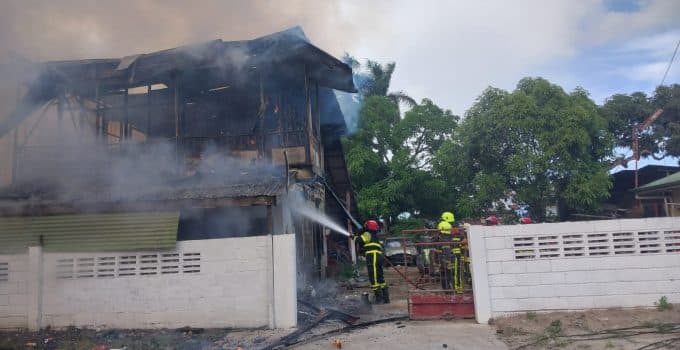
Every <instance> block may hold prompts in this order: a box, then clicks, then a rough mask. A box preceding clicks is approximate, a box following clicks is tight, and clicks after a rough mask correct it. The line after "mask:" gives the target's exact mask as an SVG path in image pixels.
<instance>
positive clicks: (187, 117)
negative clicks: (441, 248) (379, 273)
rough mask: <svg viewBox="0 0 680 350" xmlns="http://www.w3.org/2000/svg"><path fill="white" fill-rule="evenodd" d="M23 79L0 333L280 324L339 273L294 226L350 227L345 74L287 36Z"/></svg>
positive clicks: (340, 253)
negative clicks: (329, 223)
mask: <svg viewBox="0 0 680 350" xmlns="http://www.w3.org/2000/svg"><path fill="white" fill-rule="evenodd" d="M23 68H24V69H25V70H26V71H27V72H29V73H30V78H26V77H24V79H23V80H24V81H25V82H26V84H25V85H23V86H21V87H20V88H19V91H20V93H19V96H18V98H17V100H16V103H15V106H14V108H12V109H11V112H10V113H9V114H7V115H6V116H2V117H0V118H1V119H0V147H2V148H3V151H2V152H0V162H2V163H0V164H1V165H0V167H1V168H3V174H4V176H5V183H2V185H3V186H2V187H0V289H2V288H3V287H4V289H3V290H6V291H8V293H9V300H10V301H15V303H10V305H6V306H5V305H2V304H0V311H1V312H0V328H2V327H22V326H27V327H30V328H39V327H45V326H53V327H64V326H70V325H75V326H104V327H125V328H131V327H172V326H185V325H196V326H202V327H225V326H227V327H259V326H269V327H290V326H295V324H296V312H297V311H296V310H297V306H296V305H297V301H296V300H297V299H296V298H297V294H296V293H297V290H298V289H301V288H302V287H304V286H305V285H307V284H308V283H310V282H312V281H313V280H314V279H317V278H323V277H325V276H326V274H327V270H329V265H330V266H331V267H332V266H333V265H336V264H338V263H343V262H345V263H347V262H350V261H348V259H350V258H349V257H350V256H351V254H350V249H349V248H350V246H351V243H350V242H349V241H348V238H347V237H346V236H342V235H337V234H334V233H332V232H330V231H329V230H328V229H327V228H324V227H323V226H321V225H319V224H316V223H315V222H314V221H313V220H309V219H307V218H305V217H303V216H299V215H296V214H295V213H296V212H297V210H296V209H298V208H299V207H301V206H308V207H313V208H315V210H318V211H319V212H320V213H324V212H325V213H327V215H330V216H331V217H332V219H333V220H335V221H336V222H338V223H341V224H342V225H343V226H347V227H348V229H349V230H351V224H350V222H351V221H350V220H349V219H350V218H351V215H352V213H355V212H356V205H355V204H354V203H353V198H352V191H351V184H350V179H349V176H348V173H347V169H346V166H345V159H344V155H343V151H342V145H341V143H340V137H341V136H342V135H343V134H344V133H345V132H346V126H345V120H344V117H343V114H342V112H341V109H340V106H339V104H338V101H337V99H336V97H335V90H339V91H344V92H354V91H355V87H354V84H353V81H352V71H351V69H350V67H348V66H347V65H345V64H344V63H342V62H341V61H339V60H338V59H336V58H334V57H332V56H331V55H329V54H327V53H326V52H324V51H322V50H321V49H319V48H318V47H316V46H314V45H312V44H311V43H310V42H309V41H308V39H307V38H306V37H305V35H304V33H303V32H302V30H301V29H299V28H293V29H289V30H286V31H283V32H279V33H275V34H271V35H268V36H264V37H260V38H257V39H253V40H244V41H231V42H227V41H222V40H214V41H209V42H205V43H200V44H195V45H189V46H183V47H178V48H173V49H169V50H164V51H159V52H154V53H148V54H140V55H133V56H126V57H123V58H113V59H88V60H78V61H58V62H46V63H41V64H32V65H29V66H28V67H26V66H24V67H23ZM26 76H29V75H28V73H27V74H26ZM0 175H1V174H0Z"/></svg>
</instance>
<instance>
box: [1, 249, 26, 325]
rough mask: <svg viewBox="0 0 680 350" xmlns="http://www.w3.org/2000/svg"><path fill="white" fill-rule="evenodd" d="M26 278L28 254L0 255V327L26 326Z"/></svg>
mask: <svg viewBox="0 0 680 350" xmlns="http://www.w3.org/2000/svg"><path fill="white" fill-rule="evenodd" d="M28 280H29V277H28V254H16V255H0V329H2V328H17V327H25V326H26V323H27V313H28V310H27V308H28V294H29V293H28V284H29V282H28Z"/></svg>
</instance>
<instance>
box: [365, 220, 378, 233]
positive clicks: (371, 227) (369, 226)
mask: <svg viewBox="0 0 680 350" xmlns="http://www.w3.org/2000/svg"><path fill="white" fill-rule="evenodd" d="M364 228H365V229H366V230H368V231H380V225H378V222H377V221H375V220H366V222H365V223H364Z"/></svg>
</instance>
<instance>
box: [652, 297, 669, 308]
mask: <svg viewBox="0 0 680 350" xmlns="http://www.w3.org/2000/svg"><path fill="white" fill-rule="evenodd" d="M654 305H655V306H656V309H657V310H659V311H666V310H670V309H672V308H673V304H671V303H669V302H668V298H666V296H665V295H664V296H662V297H661V298H659V301H657V302H654Z"/></svg>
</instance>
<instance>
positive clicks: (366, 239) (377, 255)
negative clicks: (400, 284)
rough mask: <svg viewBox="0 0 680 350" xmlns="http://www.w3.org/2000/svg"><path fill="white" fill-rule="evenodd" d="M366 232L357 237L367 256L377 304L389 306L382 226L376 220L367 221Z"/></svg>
mask: <svg viewBox="0 0 680 350" xmlns="http://www.w3.org/2000/svg"><path fill="white" fill-rule="evenodd" d="M364 230H365V231H364V232H363V233H362V234H361V235H359V236H358V237H355V239H357V238H358V239H357V241H358V242H359V247H360V249H361V250H362V251H363V252H364V254H365V255H366V267H367V269H368V280H369V282H370V283H371V289H372V290H373V293H374V294H375V303H376V304H382V303H385V304H389V302H390V294H389V292H388V289H387V284H386V283H385V276H384V275H383V249H382V245H381V244H380V241H379V240H378V232H379V231H380V225H379V224H378V222H377V221H376V220H367V221H366V222H365V223H364Z"/></svg>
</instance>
